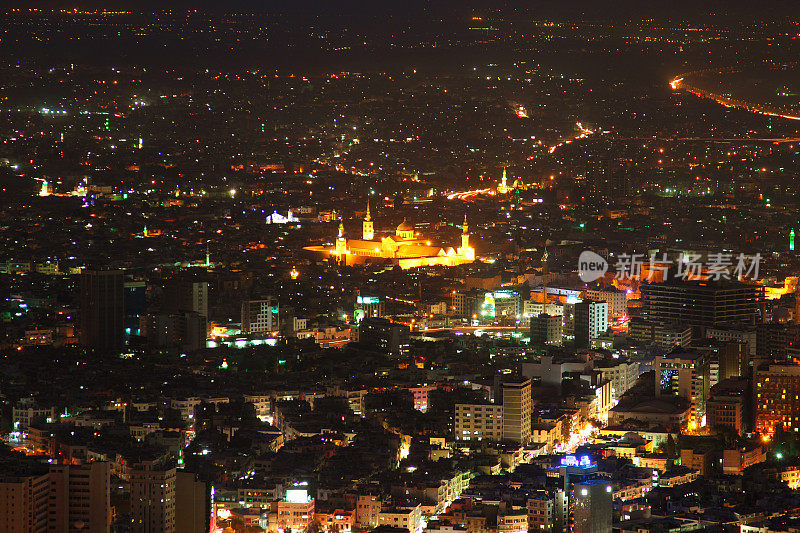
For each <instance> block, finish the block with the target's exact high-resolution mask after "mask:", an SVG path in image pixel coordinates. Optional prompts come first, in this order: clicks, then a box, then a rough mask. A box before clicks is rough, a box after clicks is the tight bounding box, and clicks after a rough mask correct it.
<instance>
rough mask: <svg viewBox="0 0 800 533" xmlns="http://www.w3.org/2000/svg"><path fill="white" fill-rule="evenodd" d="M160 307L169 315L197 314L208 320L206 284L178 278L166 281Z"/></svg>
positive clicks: (205, 282)
mask: <svg viewBox="0 0 800 533" xmlns="http://www.w3.org/2000/svg"><path fill="white" fill-rule="evenodd" d="M161 307H162V309H163V310H164V311H168V312H171V313H175V312H177V313H197V314H198V315H200V316H203V317H206V318H208V282H207V281H197V280H191V279H180V278H174V279H170V280H167V281H166V282H165V283H164V301H163V305H162V306H161Z"/></svg>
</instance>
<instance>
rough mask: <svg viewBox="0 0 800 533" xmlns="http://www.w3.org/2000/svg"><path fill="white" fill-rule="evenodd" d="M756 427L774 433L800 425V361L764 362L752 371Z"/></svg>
mask: <svg viewBox="0 0 800 533" xmlns="http://www.w3.org/2000/svg"><path fill="white" fill-rule="evenodd" d="M753 405H754V407H755V409H754V414H755V429H756V432H758V433H760V434H761V435H763V436H771V435H772V434H773V433H775V430H776V429H778V428H783V430H784V431H791V432H794V431H795V430H796V429H798V428H800V364H796V363H788V362H783V363H772V364H769V363H764V364H762V365H760V366H759V367H758V368H756V369H755V371H754V374H753Z"/></svg>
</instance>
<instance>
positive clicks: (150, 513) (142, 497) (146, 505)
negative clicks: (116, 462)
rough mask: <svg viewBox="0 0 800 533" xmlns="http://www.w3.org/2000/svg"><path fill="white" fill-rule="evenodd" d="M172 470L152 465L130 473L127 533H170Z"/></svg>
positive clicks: (172, 529)
mask: <svg viewBox="0 0 800 533" xmlns="http://www.w3.org/2000/svg"><path fill="white" fill-rule="evenodd" d="M175 478H176V471H175V468H168V467H166V466H164V465H161V464H159V463H157V462H154V461H147V462H142V463H139V464H137V465H135V466H134V468H133V469H132V470H131V529H130V530H131V532H132V533H157V532H163V533H174V532H175V531H176V530H175Z"/></svg>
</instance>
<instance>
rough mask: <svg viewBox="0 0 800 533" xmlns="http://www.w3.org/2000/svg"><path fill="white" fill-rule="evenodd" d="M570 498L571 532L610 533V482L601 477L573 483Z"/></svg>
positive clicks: (611, 494) (611, 497)
mask: <svg viewBox="0 0 800 533" xmlns="http://www.w3.org/2000/svg"><path fill="white" fill-rule="evenodd" d="M571 499H572V501H571V502H570V512H571V514H572V533H611V516H612V512H611V511H612V509H611V502H612V499H613V488H612V486H611V483H609V482H608V481H605V480H602V479H588V480H585V481H581V482H580V483H575V484H574V485H573V489H572V498H571Z"/></svg>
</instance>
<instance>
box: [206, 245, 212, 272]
mask: <svg viewBox="0 0 800 533" xmlns="http://www.w3.org/2000/svg"><path fill="white" fill-rule="evenodd" d="M206 266H207V267H210V266H211V252H209V250H208V243H206Z"/></svg>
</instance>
